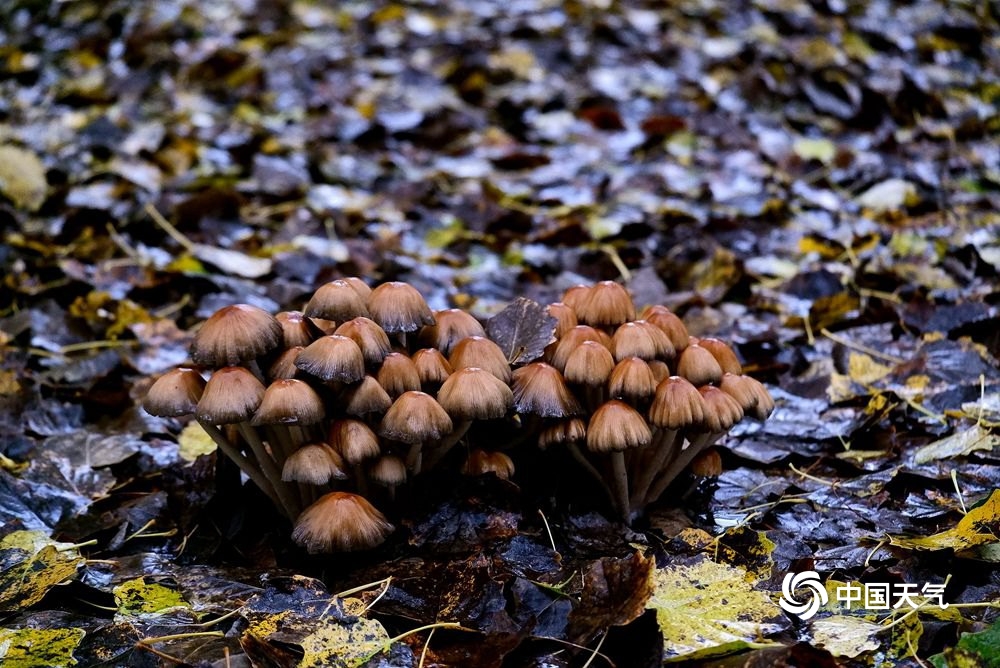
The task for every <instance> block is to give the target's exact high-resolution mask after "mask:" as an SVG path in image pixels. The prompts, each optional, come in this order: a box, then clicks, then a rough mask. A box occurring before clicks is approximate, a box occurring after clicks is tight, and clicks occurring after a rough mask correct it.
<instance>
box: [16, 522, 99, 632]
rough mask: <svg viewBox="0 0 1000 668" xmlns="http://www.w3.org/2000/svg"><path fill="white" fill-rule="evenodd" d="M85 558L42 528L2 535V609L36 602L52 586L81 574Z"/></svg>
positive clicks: (26, 605)
mask: <svg viewBox="0 0 1000 668" xmlns="http://www.w3.org/2000/svg"><path fill="white" fill-rule="evenodd" d="M83 564H84V559H83V558H82V557H81V556H80V554H79V552H77V551H76V550H75V549H73V548H71V547H70V546H67V545H66V544H64V543H56V542H54V541H52V540H50V539H49V538H47V537H46V536H45V534H43V533H42V532H40V531H14V532H11V533H9V534H7V535H6V536H4V537H3V538H2V539H0V610H2V611H4V612H14V611H17V610H21V609H23V608H26V607H29V606H32V605H34V604H36V603H38V602H39V601H41V600H42V598H43V597H44V596H45V594H47V593H48V591H49V590H50V589H52V588H53V587H55V586H57V585H61V584H65V583H67V582H69V581H70V580H73V579H75V578H76V576H77V571H78V570H79V569H80V568H81V567H82V566H83Z"/></svg>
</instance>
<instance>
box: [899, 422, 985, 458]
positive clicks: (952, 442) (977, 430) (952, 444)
mask: <svg viewBox="0 0 1000 668" xmlns="http://www.w3.org/2000/svg"><path fill="white" fill-rule="evenodd" d="M998 444H1000V435H997V434H994V433H993V432H991V431H989V430H987V429H985V428H983V427H982V425H979V424H975V425H973V426H971V427H969V428H968V429H965V430H964V431H960V432H957V433H955V434H952V435H951V436H946V437H945V438H942V439H940V440H937V441H934V442H933V443H930V444H929V445H925V446H924V447H922V448H920V449H919V450H917V451H916V452H915V453H914V454H913V461H915V462H916V463H918V464H926V463H927V462H929V461H933V460H935V459H953V458H955V457H963V456H965V455H970V454H972V453H973V452H976V451H977V450H986V451H992V450H993V448H995V447H996V446H997V445H998Z"/></svg>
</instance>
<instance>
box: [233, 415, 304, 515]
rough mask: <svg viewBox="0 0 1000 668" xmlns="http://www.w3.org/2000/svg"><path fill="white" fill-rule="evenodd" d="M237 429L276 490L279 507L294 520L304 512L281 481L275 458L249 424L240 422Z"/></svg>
mask: <svg viewBox="0 0 1000 668" xmlns="http://www.w3.org/2000/svg"><path fill="white" fill-rule="evenodd" d="M237 428H238V429H239V430H240V435H241V436H243V439H244V440H245V441H246V442H247V443H248V444H249V445H250V449H251V450H252V451H253V455H254V457H255V458H256V459H257V464H258V465H259V466H260V469H261V472H262V473H263V474H264V476H265V477H266V478H267V479H268V481H270V483H271V487H272V488H273V489H274V493H275V495H276V496H277V497H278V500H279V502H280V504H279V505H280V506H281V508H282V509H283V510H284V511H285V514H286V515H288V517H289V519H292V520H294V519H295V518H296V517H298V515H299V513H300V512H302V508H301V507H299V502H298V501H297V500H296V499H295V498H294V496H293V495H292V490H291V489H289V487H288V485H286V484H285V483H284V482H283V481H282V480H281V470H280V469H279V468H278V466H277V464H276V463H275V461H274V458H273V457H272V456H271V455H270V454H269V453H268V451H267V449H266V448H265V447H264V443H263V441H261V440H260V435H258V434H257V430H256V429H254V428H253V427H251V426H250V423H249V422H240V423H238V424H237Z"/></svg>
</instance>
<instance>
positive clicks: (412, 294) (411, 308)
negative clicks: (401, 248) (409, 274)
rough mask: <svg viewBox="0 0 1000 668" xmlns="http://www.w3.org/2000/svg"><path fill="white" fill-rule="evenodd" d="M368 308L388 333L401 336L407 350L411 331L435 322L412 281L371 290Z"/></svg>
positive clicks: (384, 285) (374, 318) (382, 285)
mask: <svg viewBox="0 0 1000 668" xmlns="http://www.w3.org/2000/svg"><path fill="white" fill-rule="evenodd" d="M368 311H369V312H370V313H371V318H372V320H374V321H375V322H376V323H378V325H379V326H380V327H381V328H382V329H384V330H385V331H386V333H388V334H395V335H396V336H398V337H399V342H400V345H402V346H403V348H404V349H405V348H406V335H407V334H408V333H409V332H415V331H417V330H418V329H420V328H421V327H423V326H424V325H433V324H434V314H433V313H432V312H431V309H430V307H429V306H427V302H426V301H424V297H423V295H421V294H420V293H419V292H417V289H416V288H415V287H413V286H412V285H410V284H409V283H403V282H400V281H391V282H389V283H382V284H381V285H379V286H378V287H376V288H375V289H374V290H372V293H371V294H370V295H369V296H368Z"/></svg>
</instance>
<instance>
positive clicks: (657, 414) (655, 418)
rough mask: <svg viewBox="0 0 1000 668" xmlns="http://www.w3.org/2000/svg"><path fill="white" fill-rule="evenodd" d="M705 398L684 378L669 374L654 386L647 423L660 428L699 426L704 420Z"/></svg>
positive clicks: (674, 428)
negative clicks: (654, 393) (654, 391)
mask: <svg viewBox="0 0 1000 668" xmlns="http://www.w3.org/2000/svg"><path fill="white" fill-rule="evenodd" d="M705 409H706V407H705V400H704V399H703V398H702V396H701V393H700V392H698V388H696V387H695V386H694V385H692V384H691V383H690V382H689V381H688V380H687V379H686V378H682V377H681V376H671V377H670V378H667V379H665V380H662V381H660V384H659V385H657V386H656V395H655V396H654V397H653V403H652V405H650V407H649V423H650V424H652V425H653V426H654V427H659V428H660V429H673V430H678V429H684V428H686V427H695V428H700V427H701V425H703V424H704V422H705Z"/></svg>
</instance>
